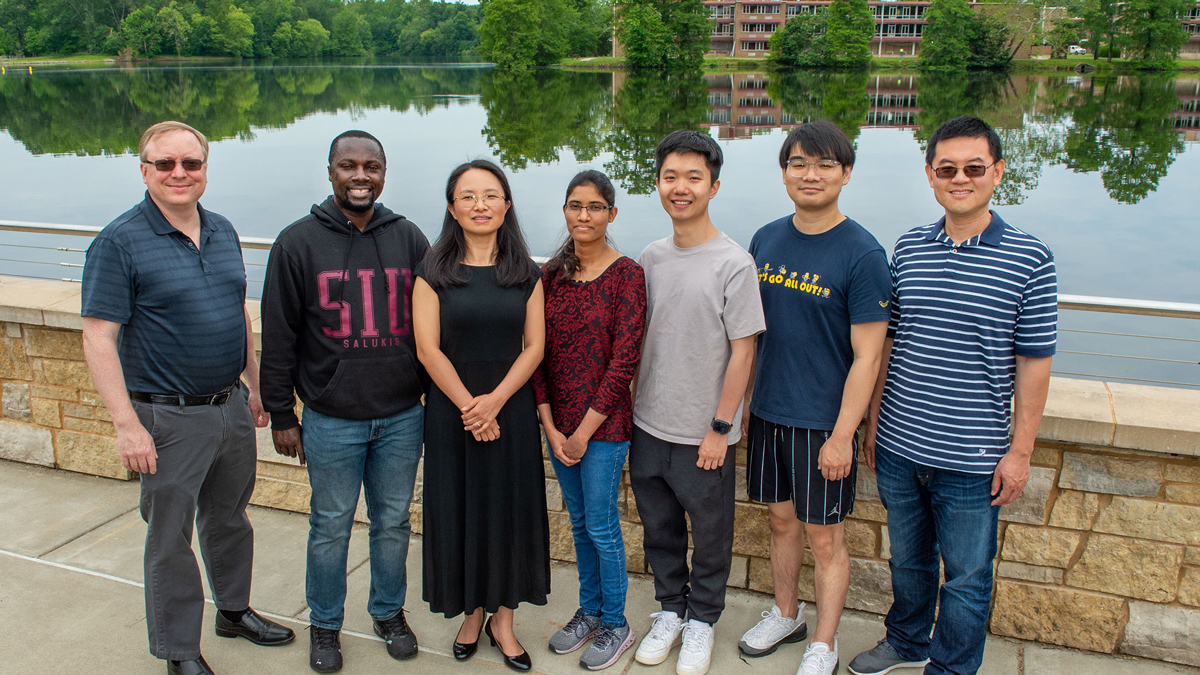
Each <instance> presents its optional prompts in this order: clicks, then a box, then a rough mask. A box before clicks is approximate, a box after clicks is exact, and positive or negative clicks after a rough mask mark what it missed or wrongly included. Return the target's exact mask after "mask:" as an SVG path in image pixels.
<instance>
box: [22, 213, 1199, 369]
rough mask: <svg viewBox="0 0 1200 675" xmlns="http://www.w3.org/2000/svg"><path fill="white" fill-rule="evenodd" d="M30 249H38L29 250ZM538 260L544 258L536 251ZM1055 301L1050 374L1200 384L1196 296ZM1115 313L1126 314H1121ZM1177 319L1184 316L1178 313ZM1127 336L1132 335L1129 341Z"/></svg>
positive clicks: (252, 242) (76, 229)
mask: <svg viewBox="0 0 1200 675" xmlns="http://www.w3.org/2000/svg"><path fill="white" fill-rule="evenodd" d="M101 229H102V228H100V227H92V226H87V225H64V224H58V223H34V222H25V221H19V220H0V231H11V232H21V233H26V234H41V235H68V236H80V237H94V236H96V234H98V233H99V232H100V230H101ZM241 242H242V248H243V249H247V250H249V251H269V250H270V249H271V246H272V244H274V243H275V240H274V239H271V238H265V237H241ZM9 249H18V250H20V251H26V252H29V253H30V254H31V255H30V256H27V257H25V258H19V257H16V256H17V255H18V254H17V253H16V252H14V253H13V254H12V255H11V256H10V255H5V253H4V252H5V251H7V250H9ZM35 251H36V252H37V253H34V252H35ZM43 252H53V254H48V253H43ZM84 252H86V249H84V248H77V247H72V246H63V245H58V246H45V245H37V244H35V243H8V242H2V241H0V267H9V266H11V265H13V264H29V265H37V266H45V267H50V266H53V267H57V268H59V269H63V270H65V269H76V270H78V269H81V268H82V267H83V260H82V256H79V254H82V253H84ZM62 253H69V254H73V255H75V256H79V257H78V258H77V259H78V260H79V262H69V261H62V260H61V259H53V260H38V259H31V258H36V257H38V256H41V257H43V258H44V257H46V256H48V255H53V256H54V257H55V258H61V257H62V256H61V254H62ZM253 257H255V258H256V259H255V260H247V261H246V263H245V264H246V267H247V268H251V269H253V270H254V271H255V272H257V274H253V275H249V274H248V277H250V283H252V284H261V283H262V276H263V274H264V273H265V269H266V260H265V257H264V256H263V254H261V253H259V254H257V255H256V256H253ZM538 262H545V260H544V259H538ZM35 269H40V267H39V268H35ZM248 271H250V269H248ZM0 274H2V275H3V276H9V277H22V278H32V279H54V280H61V281H73V282H78V281H79V279H78V278H69V277H55V276H50V275H44V274H13V273H10V272H8V271H5V272H3V273H0ZM249 295H250V297H251V298H252V299H258V294H257V293H255V292H253V291H251V292H250V293H249ZM1058 308H1059V310H1061V313H1060V318H1059V329H1058V332H1059V348H1058V354H1059V355H1060V356H1059V357H1057V358H1056V359H1055V366H1056V369H1055V370H1054V371H1053V372H1054V373H1055V374H1056V375H1066V376H1070V377H1084V378H1094V379H1104V380H1120V381H1126V382H1139V383H1146V384H1165V385H1170V386H1178V387H1190V388H1200V339H1197V338H1195V337H1190V336H1193V335H1197V334H1198V333H1200V331H1197V330H1196V325H1195V324H1194V323H1193V321H1196V320H1200V304H1192V303H1184V302H1162V301H1157V300H1132V299H1127V298H1105V297H1095V296H1089V295H1068V294H1059V296H1058ZM1121 315H1124V316H1125V317H1126V318H1124V319H1122V318H1121ZM1131 315H1136V316H1141V317H1145V318H1144V319H1140V320H1138V321H1139V323H1140V324H1141V325H1142V327H1146V326H1147V325H1148V327H1149V328H1151V329H1156V330H1157V331H1158V334H1155V333H1153V332H1150V331H1142V332H1134V331H1133V330H1132V329H1130V328H1129V327H1128V326H1127V324H1128V323H1129V320H1128V318H1127V317H1128V316H1131ZM1181 319H1182V320H1184V321H1182V322H1181V321H1179V320H1181ZM1064 323H1067V324H1068V327H1064V325H1063V324H1064ZM1131 340H1132V341H1136V342H1132V343H1131V342H1130V341H1131ZM1076 342H1079V343H1081V345H1080V348H1075V347H1076V345H1075V343H1076ZM1129 352H1133V353H1129ZM1088 364H1091V365H1088ZM1120 364H1125V365H1120ZM1131 368H1132V370H1130V369H1131ZM1089 371H1090V372H1089ZM1180 380H1184V381H1180Z"/></svg>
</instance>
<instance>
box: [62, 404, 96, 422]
mask: <svg viewBox="0 0 1200 675" xmlns="http://www.w3.org/2000/svg"><path fill="white" fill-rule="evenodd" d="M62 411H63V415H66V416H67V417H75V418H78V419H81V420H90V419H92V418H93V417H95V413H96V409H95V408H93V407H92V406H90V405H79V404H78V403H64V404H63V406H62Z"/></svg>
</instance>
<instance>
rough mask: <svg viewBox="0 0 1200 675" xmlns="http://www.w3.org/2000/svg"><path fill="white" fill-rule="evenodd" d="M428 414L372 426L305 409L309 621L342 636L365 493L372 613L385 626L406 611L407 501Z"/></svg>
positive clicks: (416, 411) (409, 413) (421, 411)
mask: <svg viewBox="0 0 1200 675" xmlns="http://www.w3.org/2000/svg"><path fill="white" fill-rule="evenodd" d="M424 427H425V408H424V406H422V405H420V404H417V405H415V406H413V407H412V408H409V409H408V410H405V411H403V412H400V413H397V414H395V415H392V416H391V417H384V418H381V419H374V420H346V419H340V418H337V417H330V416H328V415H322V414H320V413H318V412H316V411H315V410H312V409H305V411H304V424H303V431H302V441H303V443H304V455H305V457H306V458H307V460H308V482H309V484H310V485H311V486H312V498H311V499H310V501H309V505H310V506H311V508H312V515H311V516H309V519H308V525H309V530H308V573H307V576H306V578H305V596H306V598H307V600H308V607H309V610H310V616H309V623H311V624H312V625H314V626H317V627H319V628H329V629H331V630H339V629H341V627H342V620H343V618H344V615H345V611H344V605H345V603H346V557H347V554H348V551H349V547H350V529H351V528H352V527H353V526H354V511H355V509H357V508H358V490H359V487H360V486H361V487H362V488H363V489H364V491H365V494H366V501H367V517H368V518H369V519H370V521H371V525H370V529H369V530H368V537H369V541H370V553H371V592H370V595H369V599H368V600H367V613H368V614H370V615H371V617H372V618H375V619H379V620H383V619H388V618H391V617H392V616H395V615H396V613H397V612H399V611H400V610H401V609H402V608H403V607H404V596H405V593H407V591H408V574H407V572H406V569H405V562H406V560H407V558H408V540H409V537H410V536H411V534H412V526H411V525H410V524H409V510H408V507H409V502H411V501H412V496H413V485H414V483H415V481H416V477H417V463H418V462H419V461H420V460H421V446H422V441H423V438H424V433H423V432H424Z"/></svg>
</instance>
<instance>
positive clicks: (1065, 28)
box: [1046, 19, 1079, 59]
mask: <svg viewBox="0 0 1200 675" xmlns="http://www.w3.org/2000/svg"><path fill="white" fill-rule="evenodd" d="M1077 42H1079V29H1078V28H1077V27H1076V26H1075V22H1074V21H1071V20H1069V19H1063V20H1060V21H1058V22H1057V23H1055V24H1054V28H1052V29H1050V31H1049V32H1047V33H1046V43H1047V44H1049V45H1050V58H1052V59H1065V58H1067V52H1068V50H1069V48H1070V46H1071V45H1073V44H1075V43H1077Z"/></svg>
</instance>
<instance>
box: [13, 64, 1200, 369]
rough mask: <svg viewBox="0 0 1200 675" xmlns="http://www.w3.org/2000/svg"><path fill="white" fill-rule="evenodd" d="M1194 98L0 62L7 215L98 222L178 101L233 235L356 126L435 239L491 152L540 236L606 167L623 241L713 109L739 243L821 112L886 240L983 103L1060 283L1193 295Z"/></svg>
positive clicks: (773, 197)
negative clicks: (793, 137)
mask: <svg viewBox="0 0 1200 675" xmlns="http://www.w3.org/2000/svg"><path fill="white" fill-rule="evenodd" d="M1198 102H1200V78H1197V77H1195V76H1188V77H1177V78H1171V77H1142V78H1132V77H1116V76H1111V75H1107V76H1105V75H1097V76H1091V75H1088V76H1066V75H1065V74H1059V75H1044V74H1043V75H1027V74H1020V75H1011V76H1009V75H996V74H971V75H963V74H955V75H949V76H945V75H943V76H932V75H925V76H915V75H912V74H907V73H905V74H899V75H898V74H896V73H892V72H880V73H869V74H868V73H828V72H806V71H793V72H788V73H784V74H769V73H754V72H734V73H728V74H720V75H700V74H698V73H693V74H679V73H673V74H666V73H658V72H655V73H646V74H643V73H637V74H629V73H608V72H564V71H538V72H534V73H528V74H524V75H519V76H513V75H508V74H503V73H496V72H493V71H492V70H490V69H489V68H487V67H482V66H476V65H471V64H454V65H446V66H437V65H401V64H391V63H385V62H377V61H368V62H362V61H360V62H349V61H344V62H317V63H300V64H271V65H268V64H260V65H247V66H204V67H170V68H116V67H111V68H61V67H46V68H38V67H35V68H34V71H33V73H32V74H30V73H29V72H27V71H26V70H21V69H16V70H14V69H9V70H8V71H7V72H6V73H5V74H4V75H3V76H0V131H2V133H0V184H2V185H3V186H4V187H3V194H4V199H3V201H2V202H0V219H8V220H27V221H40V222H55V223H71V224H82V225H104V224H105V223H107V222H109V221H110V220H111V219H112V218H113V217H115V216H116V215H118V214H120V213H122V212H124V211H125V210H126V209H128V208H129V207H130V206H131V205H133V204H134V203H136V202H137V201H139V200H140V199H141V197H142V191H143V187H142V184H141V181H140V178H139V176H138V173H137V172H138V164H137V159H136V156H135V155H134V153H135V152H136V146H137V140H138V137H139V136H140V134H141V131H142V130H143V129H144V128H145V127H147V126H149V125H150V124H152V123H154V122H157V121H160V120H162V119H178V120H182V121H186V122H188V123H190V124H192V125H193V126H196V127H197V128H199V129H200V130H201V131H203V132H205V133H206V134H207V135H208V136H209V138H210V139H211V140H212V141H213V143H212V147H211V154H210V167H209V174H208V175H209V186H208V191H207V193H206V195H205V197H204V199H203V203H204V205H205V206H206V207H207V208H209V209H211V210H214V211H217V212H219V213H222V214H224V215H226V216H227V217H229V218H230V219H231V220H232V222H233V223H234V225H235V226H236V227H237V229H238V231H239V232H240V233H241V234H243V235H245V236H257V237H273V236H274V235H275V234H276V233H278V232H279V230H280V229H282V228H283V227H285V226H286V225H287V224H288V223H290V222H292V221H293V220H295V219H297V218H299V217H300V216H302V215H303V214H304V213H306V212H307V211H308V209H309V206H310V205H311V204H312V203H313V202H316V201H321V200H322V199H323V198H324V197H325V196H326V195H327V194H328V193H329V184H328V180H327V177H326V169H325V167H326V159H327V154H328V149H329V141H330V140H331V139H332V138H333V137H334V136H335V135H336V134H338V133H340V132H341V131H344V130H346V129H350V128H360V129H365V130H367V131H369V132H371V133H372V134H374V135H376V136H377V137H379V138H380V139H381V141H382V142H383V144H384V147H385V149H386V151H387V155H388V160H389V163H388V174H387V186H386V188H385V190H384V193H383V196H382V199H381V201H382V202H383V203H385V204H387V205H388V206H389V207H391V208H392V209H394V210H396V211H398V212H400V213H403V214H405V215H406V216H408V217H409V219H411V220H413V221H414V222H415V223H417V225H418V226H420V227H421V228H422V229H423V230H424V231H425V233H426V234H427V235H428V236H429V237H430V239H431V240H432V239H433V238H435V237H436V236H437V233H438V231H439V230H440V226H441V221H442V214H443V211H444V208H445V207H444V200H443V196H442V195H443V191H444V187H445V178H446V176H447V175H448V174H449V172H450V170H451V169H452V168H453V167H454V166H456V165H457V164H459V163H461V162H463V161H466V160H469V159H474V158H477V157H486V158H494V159H496V160H497V161H498V162H500V163H501V164H502V165H503V166H504V167H505V168H506V169H507V170H508V171H509V172H510V178H511V181H512V185H513V191H514V202H515V205H516V208H517V211H518V214H519V216H520V219H521V222H522V225H523V226H524V228H525V231H526V234H527V237H528V239H529V241H530V244H531V248H532V251H533V253H535V254H538V255H546V254H549V253H551V252H552V251H553V250H554V248H555V246H556V244H557V243H558V241H559V238H560V237H561V236H562V232H563V219H562V214H561V210H560V207H561V204H562V202H563V197H564V194H563V192H564V189H565V186H566V184H567V182H568V181H569V180H570V178H571V176H573V175H574V174H575V173H576V172H577V171H579V170H581V169H584V168H597V169H600V170H602V171H605V172H606V173H608V174H609V175H610V176H611V177H612V178H613V179H614V182H616V183H617V184H618V187H619V193H618V197H617V205H618V206H619V207H620V215H619V217H618V219H617V221H616V223H615V224H614V226H613V227H612V228H611V230H610V231H611V232H612V234H613V237H614V238H615V240H616V243H617V245H618V247H619V248H620V249H621V250H622V251H624V252H625V253H627V254H629V255H632V256H635V257H636V256H637V254H638V253H639V252H640V251H641V249H642V248H643V247H644V246H645V245H646V244H648V243H649V242H651V241H653V240H655V239H659V238H662V237H664V236H667V235H668V234H669V233H670V222H669V220H668V218H667V217H666V215H665V214H664V213H663V211H662V208H661V206H660V204H659V202H658V198H657V195H656V194H654V192H653V172H654V170H653V150H654V146H655V144H656V143H657V141H658V139H660V138H661V137H662V136H663V135H665V134H666V133H667V132H669V131H671V130H674V129H679V128H705V129H708V130H709V132H710V133H711V134H712V135H713V136H714V137H715V138H718V139H719V142H720V144H721V146H722V149H723V150H724V152H725V167H724V169H723V171H722V173H721V189H720V192H719V194H718V196H717V197H716V199H715V200H714V201H713V203H712V216H713V220H714V221H715V222H716V223H717V225H718V227H720V228H721V229H723V230H725V231H726V232H728V233H729V234H730V235H731V236H732V237H733V238H734V239H736V240H737V241H738V242H740V243H741V244H743V245H748V244H749V242H750V238H751V236H752V235H753V234H754V231H755V230H756V229H757V228H758V227H760V226H761V225H763V224H764V223H766V222H768V221H770V220H773V219H775V218H778V217H779V216H782V215H785V214H787V213H788V212H790V211H791V208H792V205H791V202H790V201H789V200H788V198H787V195H786V193H785V192H784V190H783V187H782V184H781V180H780V171H779V166H778V163H777V154H778V151H779V146H780V144H781V143H782V141H783V138H784V136H785V134H786V130H787V129H788V128H790V127H791V126H793V125H795V124H797V123H800V122H803V121H805V120H809V119H831V120H833V121H834V122H836V123H838V124H839V125H840V126H842V128H843V129H845V130H846V131H847V132H848V133H850V134H851V136H852V137H853V138H854V140H855V143H856V146H857V151H858V161H857V164H856V166H855V167H854V173H853V178H852V180H851V182H850V184H849V185H848V186H847V188H846V189H845V190H844V191H843V196H842V202H841V204H842V209H843V211H844V212H845V213H847V215H849V216H851V217H853V218H855V219H856V220H858V221H859V222H860V223H862V224H863V225H864V226H866V227H867V228H868V229H869V230H870V231H871V232H873V233H874V234H875V236H876V237H877V238H878V239H879V241H880V243H882V244H883V245H884V247H885V248H887V249H888V250H889V251H890V249H891V247H892V244H893V243H894V242H895V240H896V238H897V237H898V236H899V235H900V234H901V233H902V232H904V231H905V230H908V229H909V228H912V227H914V226H917V225H922V224H926V223H929V222H932V221H933V220H935V219H937V218H938V216H939V215H940V207H939V206H938V205H937V203H936V202H935V201H934V199H933V195H932V193H931V190H930V188H929V185H928V182H927V181H926V179H925V175H924V172H923V169H922V167H923V164H924V160H923V148H924V143H923V141H924V139H925V138H927V137H928V135H929V134H930V133H931V132H932V129H933V128H934V127H936V125H937V124H938V123H939V122H941V121H944V120H946V119H949V118H951V117H954V116H956V115H960V114H968V113H969V114H976V115H979V116H981V117H983V118H985V119H987V120H988V121H989V122H991V123H992V124H993V125H994V126H996V127H997V129H998V131H1000V133H1001V135H1002V137H1003V139H1004V142H1005V153H1006V159H1007V160H1008V173H1007V174H1006V181H1005V184H1004V185H1003V186H1002V188H1001V194H999V195H998V200H997V201H998V204H997V206H996V207H995V208H996V210H997V211H998V212H999V213H1000V214H1002V215H1003V217H1004V218H1005V219H1006V220H1008V221H1009V222H1010V223H1012V224H1013V225H1016V226H1017V227H1020V228H1022V229H1024V230H1026V231H1028V232H1030V233H1032V234H1034V235H1036V236H1038V237H1040V238H1041V239H1043V240H1044V241H1046V242H1047V244H1049V246H1050V247H1051V248H1052V249H1053V250H1054V252H1055V257H1056V260H1057V263H1058V270H1059V280H1060V291H1061V292H1063V293H1071V294H1080V295H1099V296H1112V297H1124V298H1136V299H1147V300H1169V301H1180V302H1200V283H1198V282H1200V273H1198V271H1200V263H1198V255H1197V254H1198V253H1200V189H1198V187H1200V147H1198V145H1197V142H1196V141H1197V133H1198V132H1200V111H1198ZM82 241H83V240H80V239H78V238H69V237H47V236H42V235H25V234H14V233H0V259H3V261H0V274H21V275H29V276H48V277H54V278H59V277H75V278H77V277H78V269H77V268H59V267H55V266H51V265H43V264H39V263H43V262H57V261H62V260H68V261H75V262H81V261H82V255H81V254H79V253H72V252H65V253H64V252H60V251H46V250H42V249H35V248H17V247H14V246H13V245H19V246H43V245H48V243H49V245H52V246H66V247H73V248H80V247H82V243H81V242H82ZM247 263H248V271H249V274H250V277H251V279H252V280H253V281H254V282H255V283H253V284H252V285H251V289H250V292H251V295H254V296H257V295H258V294H259V292H260V291H261V283H260V281H261V278H262V265H263V263H265V254H260V253H256V252H248V254H247ZM1129 321H1130V319H1128V318H1126V317H1098V316H1088V317H1082V318H1080V319H1078V320H1076V323H1075V325H1076V327H1082V328H1088V329H1092V328H1097V329H1105V330H1107V329H1112V328H1117V329H1121V330H1126V332H1128V329H1129V325H1127V324H1128V322H1129ZM1066 323H1067V321H1066V319H1065V318H1064V325H1065V324H1066ZM1143 323H1147V322H1145V321H1143ZM1148 324H1149V326H1148V327H1146V326H1141V327H1139V328H1138V329H1137V331H1136V332H1150V333H1156V334H1171V335H1177V336H1189V335H1190V336H1195V334H1196V332H1197V331H1195V325H1194V324H1195V322H1178V321H1176V322H1175V323H1171V322H1162V321H1160V322H1155V321H1149V322H1148ZM1085 339H1086V340H1087V342H1086V347H1087V349H1080V351H1116V352H1118V353H1130V350H1129V347H1127V346H1121V345H1113V346H1109V345H1107V344H1104V343H1103V341H1104V340H1106V339H1107V338H1096V337H1088V338H1085ZM1065 341H1066V338H1065V337H1064V343H1065ZM1098 341H1099V342H1098ZM1122 349H1123V350H1125V351H1123V352H1121V351H1120V350H1122ZM1138 350H1141V351H1143V352H1144V353H1155V354H1159V353H1170V354H1172V355H1173V356H1172V358H1174V355H1182V356H1181V357H1180V358H1181V359H1182V360H1190V361H1192V362H1195V361H1196V360H1197V359H1196V358H1195V355H1196V354H1195V353H1196V351H1198V350H1197V349H1196V348H1195V345H1192V344H1182V343H1181V344H1175V345H1167V346H1166V347H1161V348H1160V347H1154V348H1152V349H1151V348H1146V347H1139V348H1137V349H1136V350H1134V351H1138ZM1164 350H1165V351H1164ZM1089 358H1090V357H1084V356H1078V357H1070V358H1068V359H1067V360H1066V366H1065V367H1067V370H1066V371H1064V372H1075V370H1079V369H1083V370H1085V371H1086V372H1089V373H1090V372H1094V370H1087V368H1088V367H1091V366H1090V365H1089V364H1091V363H1093V361H1089V360H1088V359H1089ZM1060 363H1061V359H1060ZM1106 363H1107V362H1106ZM1135 365H1136V368H1135V369H1134V370H1128V369H1125V370H1117V371H1114V372H1118V373H1125V374H1127V375H1130V374H1131V375H1134V376H1144V378H1143V379H1163V380H1170V381H1179V380H1181V379H1182V380H1184V381H1187V382H1192V381H1196V382H1200V377H1197V376H1196V375H1197V373H1196V372H1195V371H1197V366H1196V365H1195V364H1194V363H1193V365H1192V366H1191V369H1190V370H1188V369H1187V368H1181V367H1180V366H1178V365H1169V364H1160V365H1154V364H1148V365H1147V364H1144V363H1143V364H1135ZM1121 368H1125V365H1122V366H1121ZM1147 368H1149V370H1147ZM1057 369H1058V368H1056V370H1057ZM1181 370H1182V371H1183V374H1181V373H1180V371H1181Z"/></svg>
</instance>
